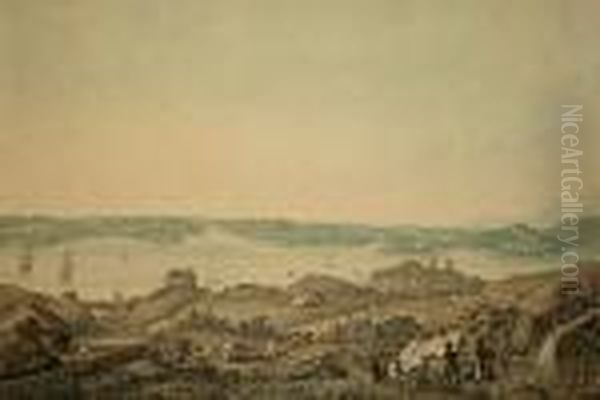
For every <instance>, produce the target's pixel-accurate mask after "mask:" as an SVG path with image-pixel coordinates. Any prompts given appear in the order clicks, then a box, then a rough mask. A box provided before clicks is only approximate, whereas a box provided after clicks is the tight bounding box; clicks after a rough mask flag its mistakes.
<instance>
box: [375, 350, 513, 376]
mask: <svg viewBox="0 0 600 400" xmlns="http://www.w3.org/2000/svg"><path fill="white" fill-rule="evenodd" d="M440 346H441V347H440V348H438V349H437V350H436V351H431V352H429V353H426V352H424V353H422V354H417V352H414V354H413V356H414V357H413V358H412V359H411V358H409V357H406V356H405V357H403V356H402V355H401V356H400V357H394V358H392V359H391V360H390V361H389V362H387V363H386V364H385V365H386V368H382V367H381V366H378V365H379V364H378V363H374V364H373V376H374V378H375V379H376V380H383V379H389V380H413V381H415V382H420V383H429V384H444V385H449V386H458V385H461V384H464V383H468V382H491V381H494V380H497V379H498V378H499V377H500V376H501V375H502V374H504V373H505V372H506V369H507V368H508V365H507V363H508V361H507V358H506V355H505V354H502V352H501V351H500V350H499V348H497V347H495V346H493V345H492V344H490V343H489V342H488V341H486V340H485V339H484V338H477V339H475V340H474V342H473V343H472V345H468V344H467V343H466V341H464V340H463V339H462V338H458V339H457V340H447V341H445V342H443V343H441V345H440ZM408 350H409V351H410V350H411V349H410V348H409V349H408Z"/></svg>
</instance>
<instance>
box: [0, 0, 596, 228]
mask: <svg viewBox="0 0 600 400" xmlns="http://www.w3.org/2000/svg"><path fill="white" fill-rule="evenodd" d="M599 39H600V2H598V1H595V0H588V1H583V0H575V1H574V0H569V1H566V0H512V1H509V0H496V1H481V0H464V1H452V2H451V1H445V0H439V1H423V0H418V1H417V0H385V1H384V0H364V1H359V0H334V1H327V0H318V1H317V0H303V1H284V0H253V1H250V0H245V1H243V0H237V1H236V0H179V1H164V0H129V1H128V0H102V1H95V0H44V1H39V0H37V1H36V0H0V52H1V53H0V113H1V114H0V211H1V212H13V211H19V212H24V211H30V210H37V211H54V212H56V211H68V210H71V211H73V210H75V211H91V210H101V211H103V212H117V211H118V212H128V211H136V212H143V213H151V212H176V213H181V212H193V213H197V214H202V215H207V216H248V217H259V216H260V217H284V216H289V217H295V218H311V219H320V220H329V221H338V220H347V221H366V222H376V223H385V224H388V223H389V224H393V223H403V222H421V223H427V224H434V223H443V224H454V223H474V222H485V221H513V220H520V219H540V218H544V217H548V215H551V213H552V212H553V210H556V206H557V196H558V195H559V189H558V188H559V178H558V172H559V168H560V160H559V151H560V147H559V146H560V144H559V143H560V142H559V140H560V130H559V129H560V104H562V103H570V102H582V103H583V104H584V114H585V116H584V118H585V125H584V128H585V129H584V131H585V132H586V134H587V138H586V144H585V146H586V153H587V154H588V156H589V155H590V153H592V152H593V151H595V150H596V149H597V148H598V142H597V140H598V139H596V137H597V134H596V132H597V128H598V125H600V124H599V122H600V119H599V117H598V111H597V106H598V105H599V104H600V52H598V48H597V46H598V43H599ZM593 141H596V142H593ZM594 158H595V157H588V159H587V160H586V163H587V164H586V169H587V171H588V173H587V174H586V176H585V179H586V190H587V191H588V193H587V196H588V197H589V198H590V199H591V200H593V198H594V194H597V193H600V183H599V182H598V179H597V178H596V179H594V177H593V176H592V174H591V173H589V171H592V170H594V169H595V170H598V169H600V168H599V167H600V162H598V161H596V160H594ZM596 176H597V174H596Z"/></svg>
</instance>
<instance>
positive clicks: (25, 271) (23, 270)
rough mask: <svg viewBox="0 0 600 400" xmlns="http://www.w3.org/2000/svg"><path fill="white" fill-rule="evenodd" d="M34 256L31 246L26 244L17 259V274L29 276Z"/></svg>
mask: <svg viewBox="0 0 600 400" xmlns="http://www.w3.org/2000/svg"><path fill="white" fill-rule="evenodd" d="M33 267H34V257H33V250H32V248H31V246H26V247H25V250H24V251H23V254H22V255H21V258H20V259H19V265H18V268H19V275H20V276H21V277H24V278H26V277H29V276H30V275H31V274H32V272H33Z"/></svg>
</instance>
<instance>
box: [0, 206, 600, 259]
mask: <svg viewBox="0 0 600 400" xmlns="http://www.w3.org/2000/svg"><path fill="white" fill-rule="evenodd" d="M209 228H218V229H219V230H221V231H223V232H226V233H228V234H230V235H233V236H237V237H240V238H244V239H249V240H252V241H257V242H266V243H269V244H272V245H276V246H280V247H298V246H304V247H316V246H337V247H357V246H366V245H374V246H377V247H379V248H380V249H381V251H384V252H387V253H407V252H410V253H419V252H422V253H428V252H430V251H440V250H447V249H466V250H474V251H489V252H492V253H496V254H500V255H509V256H523V257H548V256H553V255H556V254H559V253H560V252H561V243H560V242H559V241H558V240H557V239H556V234H557V233H558V232H559V229H560V227H559V226H551V227H546V228H537V227H532V226H530V225H527V224H514V225H508V226H498V227H490V228H436V227H418V226H395V227H374V226H368V225H360V224H320V223H303V222H296V221H291V220H258V219H257V220H251V219H246V220H244V219H239V220H214V219H205V218H199V217H162V216H148V217H144V216H139V217H137V216H136V217H79V218H61V217H47V216H31V217H25V216H3V217H0V248H2V247H7V246H17V247H19V246H20V247H26V246H29V247H47V246H61V245H68V244H69V243H72V242H74V241H80V240H87V239H98V238H127V239H133V240H139V241H146V242H152V243H157V244H161V245H162V244H164V245H175V244H180V243H182V242H183V241H185V240H186V239H188V238H201V237H202V236H203V235H204V234H205V232H206V231H207V229H209ZM580 229H581V233H582V238H583V242H582V245H583V246H588V247H590V248H595V247H597V246H598V244H599V242H600V239H599V238H600V234H599V233H600V217H598V216H591V217H587V218H583V219H582V220H581V222H580Z"/></svg>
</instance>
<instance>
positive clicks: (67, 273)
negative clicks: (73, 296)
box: [59, 249, 75, 286]
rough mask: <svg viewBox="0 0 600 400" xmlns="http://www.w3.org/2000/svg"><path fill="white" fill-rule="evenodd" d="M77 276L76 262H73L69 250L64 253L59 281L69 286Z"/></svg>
mask: <svg viewBox="0 0 600 400" xmlns="http://www.w3.org/2000/svg"><path fill="white" fill-rule="evenodd" d="M74 274H75V262H74V260H73V254H72V253H71V252H70V251H69V250H68V249H67V250H65V251H64V252H63V260H62V266H61V269H60V275H59V280H60V283H61V284H63V285H66V286H69V285H71V284H72V283H73V278H74Z"/></svg>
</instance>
